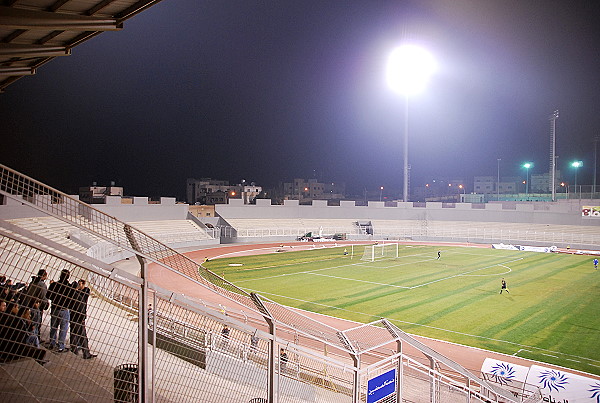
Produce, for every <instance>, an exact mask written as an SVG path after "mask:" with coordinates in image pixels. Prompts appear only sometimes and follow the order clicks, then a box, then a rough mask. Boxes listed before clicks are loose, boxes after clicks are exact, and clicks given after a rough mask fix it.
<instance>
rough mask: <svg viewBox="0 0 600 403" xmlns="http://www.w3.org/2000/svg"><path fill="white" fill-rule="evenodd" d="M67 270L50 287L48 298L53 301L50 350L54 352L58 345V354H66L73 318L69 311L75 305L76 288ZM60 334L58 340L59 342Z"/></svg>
mask: <svg viewBox="0 0 600 403" xmlns="http://www.w3.org/2000/svg"><path fill="white" fill-rule="evenodd" d="M70 274H71V273H70V272H69V270H67V269H63V270H62V271H61V272H60V277H59V279H58V281H56V282H53V283H51V284H50V287H48V297H49V299H50V300H51V301H52V306H51V308H50V315H51V318H50V346H49V347H50V349H51V350H53V349H54V348H55V347H56V346H57V344H58V352H59V353H64V352H65V351H67V349H66V348H65V341H66V339H67V331H68V330H69V320H70V317H71V314H70V311H69V309H70V308H71V304H72V303H73V294H74V288H73V287H72V286H71V284H70V283H69V275H70ZM59 329H60V331H59ZM57 333H58V340H57Z"/></svg>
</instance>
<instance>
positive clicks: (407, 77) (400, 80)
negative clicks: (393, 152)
mask: <svg viewBox="0 0 600 403" xmlns="http://www.w3.org/2000/svg"><path fill="white" fill-rule="evenodd" d="M434 70H435V61H434V59H433V56H432V55H431V54H430V53H429V52H428V51H426V50H425V49H423V48H420V47H418V46H415V45H403V46H400V47H398V48H396V49H394V50H393V51H392V53H391V54H390V57H389V59H388V65H387V79H388V84H389V86H390V88H391V89H392V90H394V91H396V92H398V93H400V94H402V95H404V97H405V110H404V144H403V151H404V152H403V154H404V166H403V173H404V181H403V188H402V201H404V202H407V201H408V169H409V167H408V101H409V98H410V96H411V95H414V94H417V93H419V92H421V91H422V90H423V89H424V88H425V85H426V84H427V81H428V80H429V77H430V76H431V74H432V73H433V72H434Z"/></svg>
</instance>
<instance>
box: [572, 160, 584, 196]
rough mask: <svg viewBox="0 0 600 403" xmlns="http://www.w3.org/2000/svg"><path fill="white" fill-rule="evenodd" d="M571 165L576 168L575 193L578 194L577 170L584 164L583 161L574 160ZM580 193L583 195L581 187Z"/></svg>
mask: <svg viewBox="0 0 600 403" xmlns="http://www.w3.org/2000/svg"><path fill="white" fill-rule="evenodd" d="M571 166H572V167H573V168H575V194H577V171H579V168H581V167H582V166H583V161H573V162H571ZM579 194H580V195H581V189H579Z"/></svg>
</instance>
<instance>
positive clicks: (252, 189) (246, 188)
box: [186, 178, 262, 205]
mask: <svg viewBox="0 0 600 403" xmlns="http://www.w3.org/2000/svg"><path fill="white" fill-rule="evenodd" d="M261 192H262V187H260V186H257V185H256V184H255V183H254V182H250V184H247V183H246V181H245V180H243V179H242V183H241V184H238V185H230V184H229V182H228V181H224V180H217V179H211V178H201V179H193V178H188V180H187V186H186V201H187V203H188V204H190V205H192V204H200V205H205V204H206V205H212V204H223V203H227V200H229V199H243V200H244V204H250V203H253V202H254V199H256V196H258V195H259V194H260V193H261Z"/></svg>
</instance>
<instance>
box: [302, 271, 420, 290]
mask: <svg viewBox="0 0 600 403" xmlns="http://www.w3.org/2000/svg"><path fill="white" fill-rule="evenodd" d="M305 273H306V274H312V275H313V276H323V277H331V278H337V279H339V280H348V281H357V282H359V283H368V284H376V285H383V286H386V287H395V288H404V289H409V288H410V287H404V286H401V285H394V284H385V283H376V282H375V281H366V280H357V279H354V278H345V277H338V276H330V275H328V274H321V273H310V272H305Z"/></svg>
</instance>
